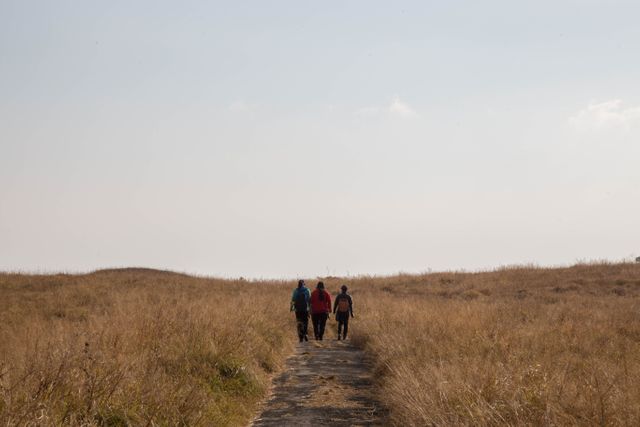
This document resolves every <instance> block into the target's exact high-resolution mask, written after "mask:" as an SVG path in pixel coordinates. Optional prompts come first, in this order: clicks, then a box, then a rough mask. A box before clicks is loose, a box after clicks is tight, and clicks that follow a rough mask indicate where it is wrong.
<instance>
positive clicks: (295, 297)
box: [291, 280, 311, 342]
mask: <svg viewBox="0 0 640 427" xmlns="http://www.w3.org/2000/svg"><path fill="white" fill-rule="evenodd" d="M310 300H311V294H310V292H309V289H307V287H306V286H305V283H304V280H298V287H297V288H296V289H294V290H293V294H292V295H291V311H295V312H296V327H297V330H298V339H299V340H300V342H302V341H303V340H304V341H309V338H307V329H308V328H309V301H310Z"/></svg>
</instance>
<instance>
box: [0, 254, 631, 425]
mask: <svg viewBox="0 0 640 427" xmlns="http://www.w3.org/2000/svg"><path fill="white" fill-rule="evenodd" d="M324 281H325V284H326V285H327V288H328V290H330V291H332V293H333V292H334V291H336V290H337V289H338V287H339V285H340V284H342V281H341V280H340V279H338V278H327V279H325V280H324ZM348 284H349V285H350V293H351V294H352V296H353V298H354V304H355V314H356V318H355V319H354V321H353V322H352V324H351V332H352V333H351V335H352V337H353V340H354V341H355V342H356V343H358V344H360V345H362V346H364V348H365V349H366V350H368V352H369V353H370V354H371V355H372V356H373V357H374V359H375V361H376V366H377V376H378V378H379V381H380V388H379V397H380V398H381V400H382V401H383V402H384V403H385V404H386V405H387V406H388V409H389V410H390V417H391V419H390V422H392V423H393V424H395V425H415V426H418V425H505V424H510V425H592V424H598V425H640V386H638V384H639V383H640V265H634V264H593V265H578V266H574V267H571V268H561V269H543V268H534V267H526V268H525V267H522V268H508V269H501V270H496V271H493V272H486V273H433V274H425V275H413V276H412V275H399V276H394V277H378V278H373V277H362V278H358V279H354V280H350V281H349V283H348ZM293 286H294V283H293V282H289V283H284V282H247V281H241V280H238V281H225V280H214V279H202V278H194V277H189V276H185V275H178V274H175V273H167V272H158V271H153V270H142V269H127V270H123V271H102V272H96V273H93V274H89V275H79V276H69V275H52V276H29V275H16V274H0V424H3V425H14V424H25V425H26V424H31V425H60V424H63V425H126V424H131V425H142V424H144V425H243V424H244V423H246V422H247V420H249V419H250V418H251V416H252V415H253V414H254V411H255V409H256V405H257V403H258V401H259V400H260V399H261V398H262V397H263V396H264V394H265V392H266V386H267V384H268V380H269V374H270V373H271V372H274V371H277V370H278V369H279V368H280V367H281V366H282V362H283V359H284V358H285V357H286V356H287V355H288V354H290V353H291V349H292V348H293V345H294V341H295V332H294V322H293V320H292V318H291V315H290V314H289V313H288V299H289V298H290V291H291V288H292V287H293ZM327 327H328V328H329V330H330V336H333V335H334V331H333V330H334V329H335V322H334V321H333V320H332V321H330V322H329V323H328V324H327Z"/></svg>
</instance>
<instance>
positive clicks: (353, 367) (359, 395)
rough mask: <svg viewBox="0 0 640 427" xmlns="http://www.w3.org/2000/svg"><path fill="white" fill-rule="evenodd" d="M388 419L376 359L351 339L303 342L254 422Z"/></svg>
mask: <svg viewBox="0 0 640 427" xmlns="http://www.w3.org/2000/svg"><path fill="white" fill-rule="evenodd" d="M382 424H384V411H383V410H382V408H381V406H380V404H379V403H378V402H377V401H376V400H375V398H374V397H373V378H372V373H371V365H370V363H369V361H368V360H367V358H366V357H365V354H364V352H363V351H362V350H359V349H357V348H356V347H354V346H353V345H351V344H350V343H349V342H348V341H346V342H345V341H334V340H328V341H310V342H307V343H301V344H299V345H298V347H297V349H296V353H295V354H294V355H293V356H291V357H290V358H289V359H288V360H287V366H286V369H285V370H284V372H283V373H282V374H280V375H279V376H278V377H277V378H276V379H275V381H274V388H273V392H272V394H271V397H270V399H269V400H268V401H267V402H266V403H265V405H264V408H263V411H262V413H261V414H260V415H259V416H258V417H257V418H256V419H255V420H254V422H253V426H256V427H258V426H260V427H263V426H282V425H299V426H311V425H314V426H315V425H331V426H374V425H382Z"/></svg>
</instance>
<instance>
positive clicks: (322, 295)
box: [311, 282, 331, 341]
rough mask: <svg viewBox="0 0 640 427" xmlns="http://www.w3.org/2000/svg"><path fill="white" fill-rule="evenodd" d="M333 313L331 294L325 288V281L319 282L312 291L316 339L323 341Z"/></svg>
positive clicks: (312, 315)
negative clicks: (326, 326)
mask: <svg viewBox="0 0 640 427" xmlns="http://www.w3.org/2000/svg"><path fill="white" fill-rule="evenodd" d="M329 313H331V295H329V292H327V291H325V290H324V283H322V282H318V285H317V286H316V289H315V290H314V291H313V292H311V321H312V322H313V334H314V335H315V338H316V340H318V341H322V337H323V336H324V327H325V325H326V324H327V319H328V318H329Z"/></svg>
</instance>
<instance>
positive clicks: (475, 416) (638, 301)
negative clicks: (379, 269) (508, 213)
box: [353, 264, 640, 426]
mask: <svg viewBox="0 0 640 427" xmlns="http://www.w3.org/2000/svg"><path fill="white" fill-rule="evenodd" d="M365 282H367V286H366V288H365V286H364V283H365ZM361 283H362V284H361V285H360V283H354V286H353V288H354V292H353V297H354V303H355V304H358V309H357V313H359V314H361V318H359V319H356V321H357V323H356V322H354V332H355V334H356V336H355V337H354V339H358V340H359V341H360V343H361V344H362V345H364V346H365V348H366V349H367V350H369V352H370V353H371V354H372V355H374V356H375V357H376V359H377V363H378V369H379V374H380V378H381V380H382V388H381V391H380V394H381V396H384V398H385V400H384V401H385V402H386V404H387V405H388V406H389V408H390V409H391V416H392V421H393V422H395V423H396V424H397V425H413V426H423V425H476V426H478V425H479V426H482V425H626V426H637V425H640V265H637V264H636V265H634V264H614V265H607V264H598V265H578V266H575V267H572V268H566V269H536V268H513V269H503V270H500V271H495V272H489V273H479V274H453V273H452V274H430V275H424V276H399V277H393V278H387V279H375V280H368V281H367V280H365V281H363V282H361Z"/></svg>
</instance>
